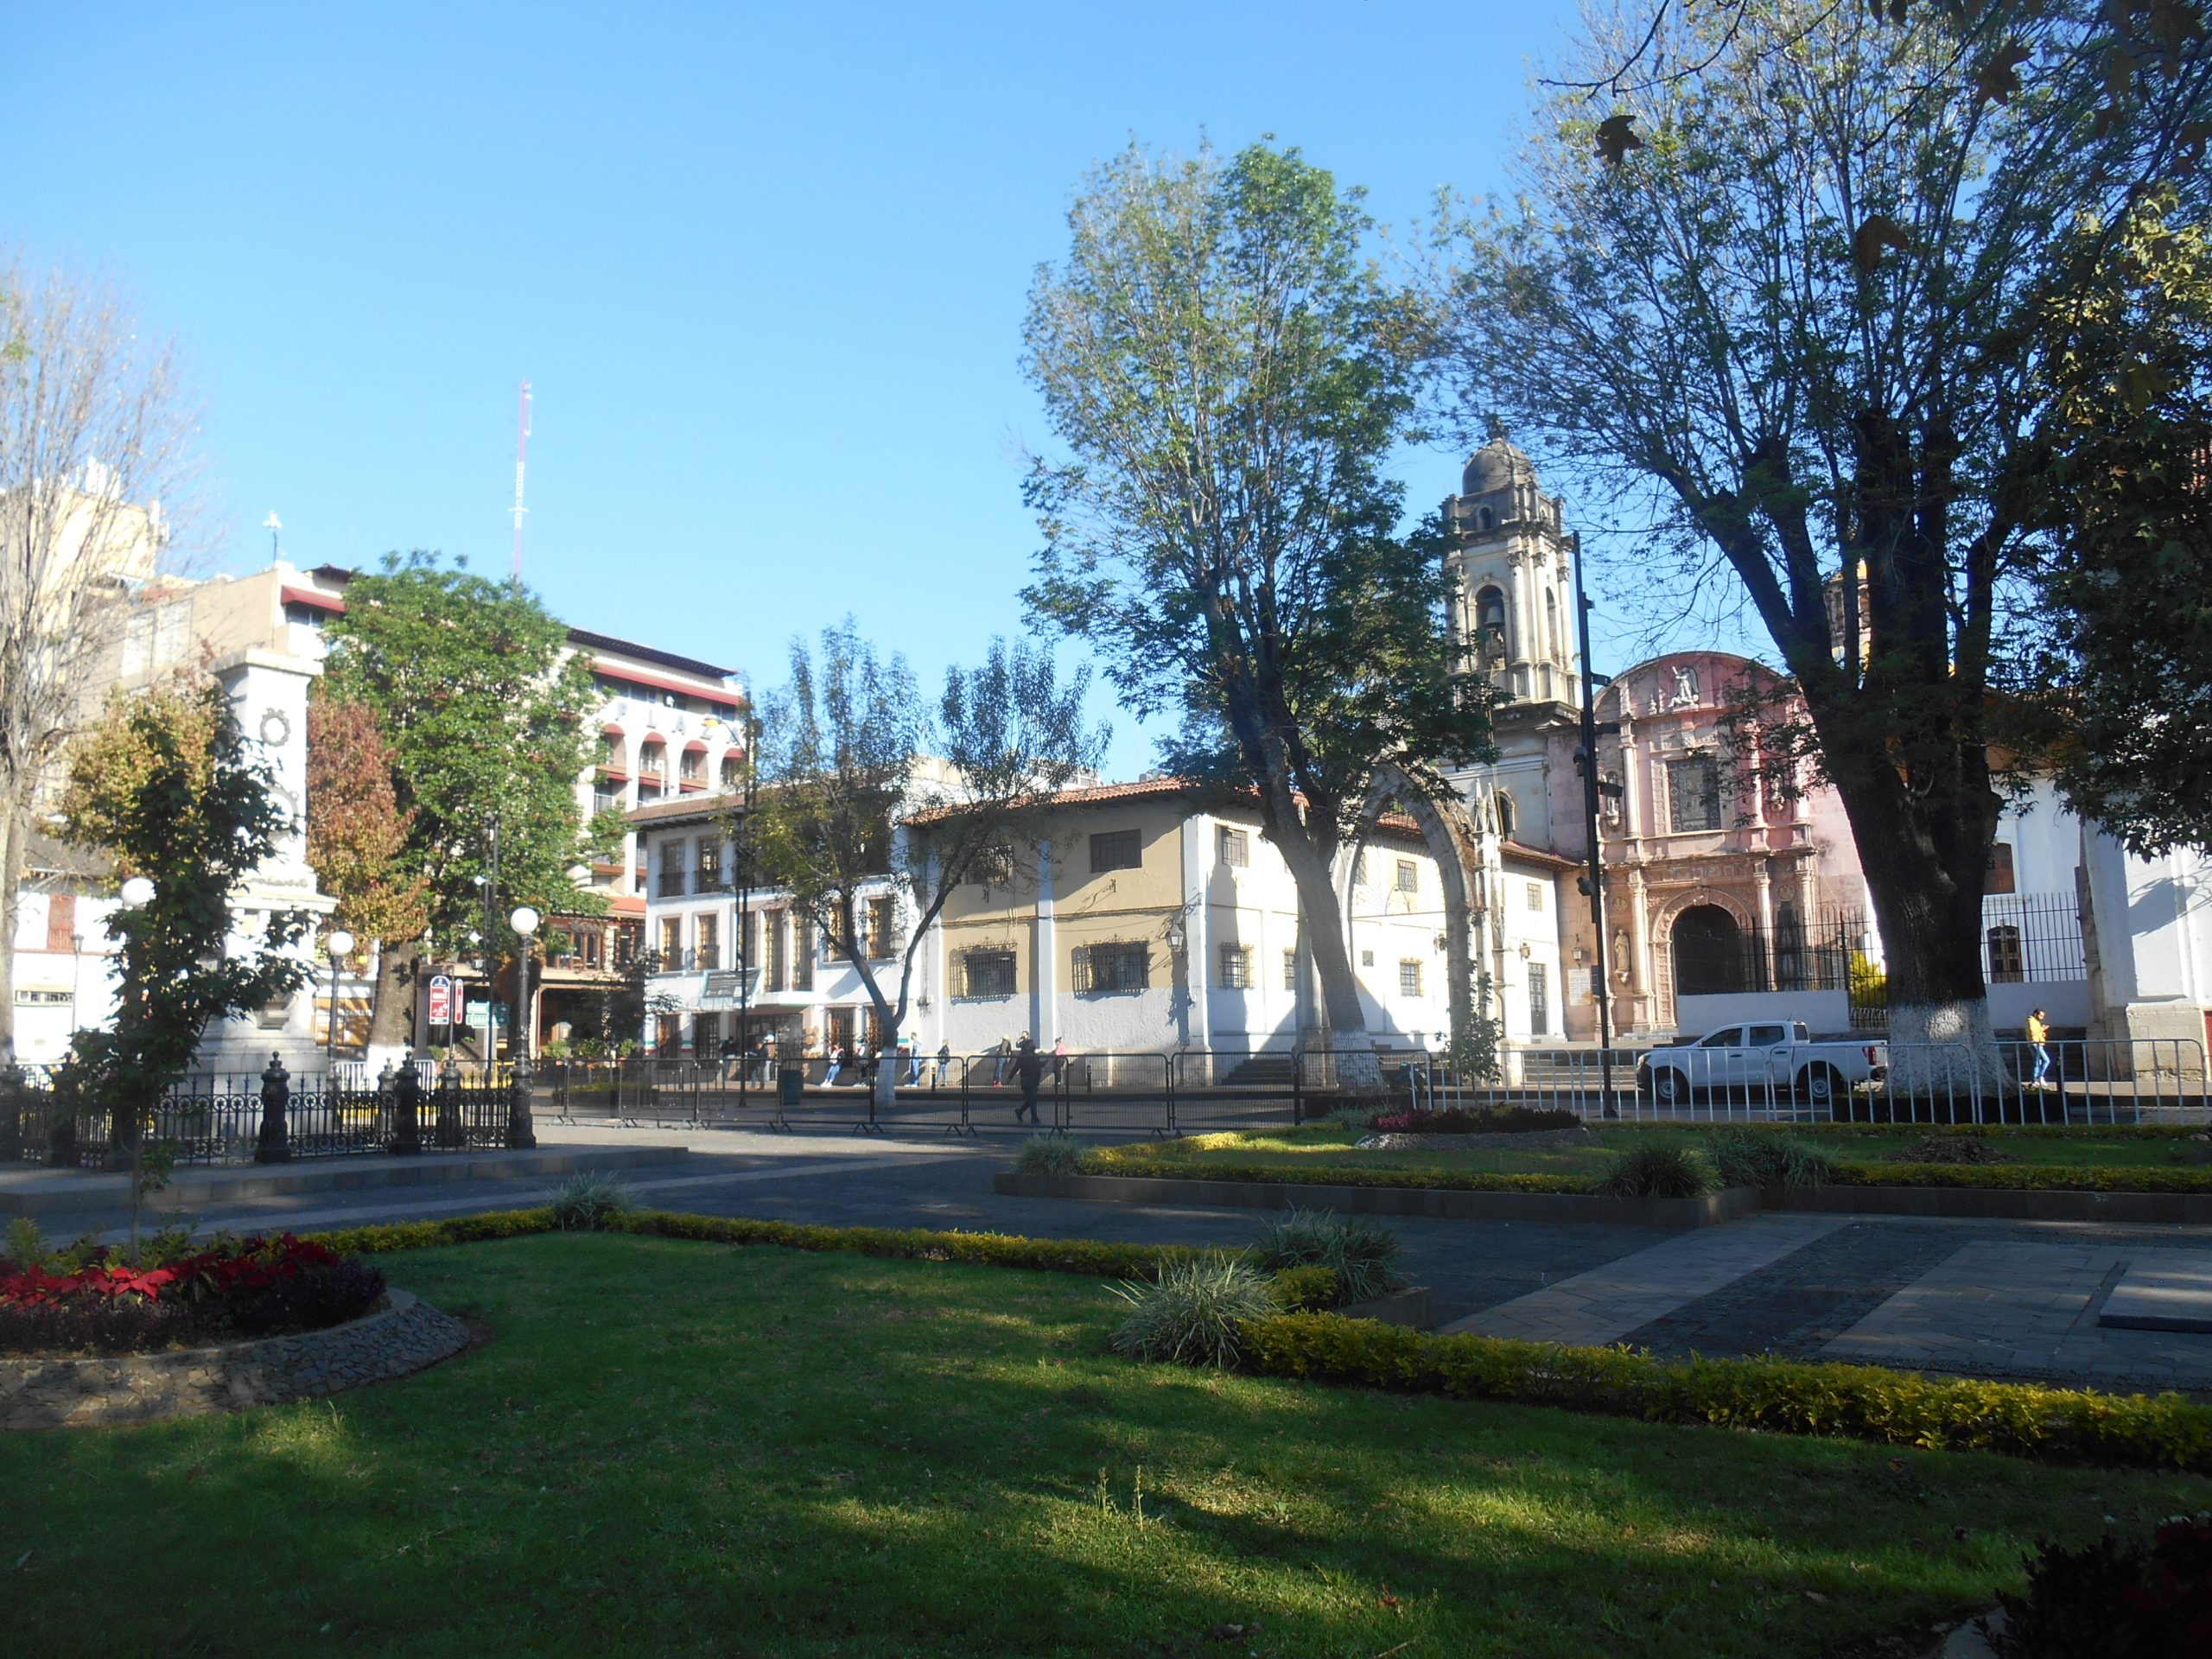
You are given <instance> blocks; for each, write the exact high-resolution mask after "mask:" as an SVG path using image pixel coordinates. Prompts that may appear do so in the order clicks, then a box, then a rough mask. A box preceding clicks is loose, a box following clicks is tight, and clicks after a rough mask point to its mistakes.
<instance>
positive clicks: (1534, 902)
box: [1529, 881, 1544, 910]
mask: <svg viewBox="0 0 2212 1659" xmlns="http://www.w3.org/2000/svg"><path fill="white" fill-rule="evenodd" d="M1543 907H1544V884H1543V883H1542V882H1541V881H1531V882H1530V883H1529V909H1531V910H1541V909H1542V908H1543Z"/></svg>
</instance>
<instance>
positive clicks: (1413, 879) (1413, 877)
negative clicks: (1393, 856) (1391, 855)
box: [1397, 858, 1421, 893]
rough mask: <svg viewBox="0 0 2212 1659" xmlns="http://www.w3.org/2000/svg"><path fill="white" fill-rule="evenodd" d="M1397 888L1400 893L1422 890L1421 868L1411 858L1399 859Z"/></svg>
mask: <svg viewBox="0 0 2212 1659" xmlns="http://www.w3.org/2000/svg"><path fill="white" fill-rule="evenodd" d="M1397 888H1398V891H1399V892H1400V893H1419V892H1420V891H1421V870H1420V868H1418V867H1417V866H1416V865H1415V864H1414V861H1413V860H1411V859H1410V858H1402V859H1400V860H1399V861H1398V880H1397Z"/></svg>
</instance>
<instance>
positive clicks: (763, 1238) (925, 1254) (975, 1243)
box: [315, 1209, 1203, 1279]
mask: <svg viewBox="0 0 2212 1659" xmlns="http://www.w3.org/2000/svg"><path fill="white" fill-rule="evenodd" d="M556 1230H557V1228H556V1224H555V1222H554V1219H553V1212H552V1211H551V1210H550V1209H540V1210H494V1211H487V1212H486V1213H484V1214H482V1215H474V1216H457V1217H453V1218H452V1219H450V1220H447V1221H402V1222H394V1223H391V1224H388V1225H382V1226H374V1227H352V1228H347V1229H346V1230H343V1231H340V1232H334V1233H318V1234H316V1235H315V1237H316V1238H317V1239H318V1240H319V1241H320V1242H321V1243H325V1244H327V1245H329V1246H330V1248H331V1249H334V1250H339V1251H341V1252H344V1253H346V1254H349V1255H378V1254H381V1253H383V1252H385V1251H389V1250H421V1249H433V1248H435V1246H438V1245H441V1244H468V1243H477V1242H480V1241H482V1240H486V1239H498V1238H518V1237H522V1236H525V1235H528V1234H531V1233H550V1232H554V1231H556ZM607 1230H608V1231H609V1232H623V1233H636V1234H639V1235H642V1236H645V1237H649V1238H690V1239H698V1240H701V1241H702V1242H705V1243H713V1244H772V1245H777V1246H779V1247H781V1248H783V1249H792V1250H841V1251H845V1252H848V1253H849V1254H851V1255H881V1256H892V1257H895V1258H899V1259H902V1260H906V1261H912V1262H975V1263H977V1264H979V1265H982V1266H987V1267H999V1268H1028V1269H1030V1270H1032V1271H1033V1272H1039V1273H1073V1274H1090V1275H1096V1277H1098V1278H1102V1279H1148V1278H1151V1277H1153V1276H1154V1275H1155V1274H1158V1272H1159V1271H1160V1264H1161V1263H1162V1262H1170V1261H1178V1260H1180V1259H1182V1258H1183V1257H1185V1256H1189V1255H1200V1254H1203V1252H1200V1251H1195V1250H1190V1249H1184V1248H1182V1247H1181V1246H1179V1245H1166V1244H1114V1243H1100V1242H1098V1241H1096V1240H1094V1239H1087V1238H1074V1239H1060V1238H1022V1237H1019V1236H1014V1235H1013V1234H1009V1233H962V1232H937V1231H932V1230H929V1229H927V1228H921V1227H814V1226H808V1225H805V1224H801V1223H798V1222H791V1221H749V1220H747V1219H745V1218H743V1217H734V1216H694V1215H686V1214H684V1213H683V1212H682V1211H674V1210H632V1211H627V1212H626V1213H624V1214H621V1215H618V1216H613V1217H609V1218H608V1220H607Z"/></svg>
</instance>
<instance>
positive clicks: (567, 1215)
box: [553, 1170, 638, 1233]
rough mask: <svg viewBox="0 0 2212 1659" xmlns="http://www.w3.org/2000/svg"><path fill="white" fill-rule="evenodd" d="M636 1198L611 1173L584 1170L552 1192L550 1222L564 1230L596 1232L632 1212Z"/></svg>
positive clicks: (635, 1204) (635, 1206)
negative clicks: (551, 1220)
mask: <svg viewBox="0 0 2212 1659" xmlns="http://www.w3.org/2000/svg"><path fill="white" fill-rule="evenodd" d="M637 1208H638V1203H637V1199H636V1198H635V1196H634V1195H632V1192H631V1191H630V1189H629V1188H628V1187H627V1186H625V1185H623V1184H622V1183H621V1182H620V1181H618V1180H616V1179H614V1178H613V1176H611V1175H606V1174H602V1173H600V1172H598V1171H596V1170H585V1171H583V1172H582V1173H580V1174H575V1175H571V1176H569V1179H567V1180H565V1181H563V1183H562V1184H561V1190H560V1191H559V1192H556V1193H555V1194H554V1195H553V1224H554V1225H555V1226H556V1227H557V1228H559V1229H560V1230H562V1231H563V1232H564V1233H599V1232H605V1231H606V1230H607V1229H608V1228H610V1227H612V1226H613V1225H614V1224H615V1223H616V1222H618V1221H620V1220H621V1218H622V1217H625V1216H628V1215H632V1214H634V1213H635V1212H636V1211H637Z"/></svg>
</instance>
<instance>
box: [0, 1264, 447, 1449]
mask: <svg viewBox="0 0 2212 1659" xmlns="http://www.w3.org/2000/svg"><path fill="white" fill-rule="evenodd" d="M467 1345H468V1327H467V1326H466V1325H463V1324H461V1321H460V1320H459V1319H454V1318H453V1317H452V1316H451V1315H449V1314H446V1313H440V1312H439V1311H438V1310H437V1309H436V1308H435V1307H433V1306H430V1304H429V1303H428V1302H426V1301H424V1300H422V1299H421V1298H420V1297H418V1296H416V1295H415V1294H413V1293H412V1292H410V1291H404V1290H395V1291H393V1292H391V1294H390V1295H389V1297H388V1298H387V1299H386V1305H385V1306H383V1307H381V1308H378V1310H377V1311H375V1312H374V1313H365V1314H363V1315H362V1316H361V1317H360V1318H359V1319H353V1320H350V1321H348V1322H347V1323H346V1324H344V1325H332V1326H330V1327H328V1328H327V1330H322V1331H303V1332H298V1333H297V1334H296V1335H292V1336H287V1337H264V1338H259V1339H258V1340H256V1341H252V1342H232V1343H223V1344H218V1345H216V1346H213V1347H208V1348H183V1349H178V1350H176V1351H173V1352H169V1353H161V1354H87V1355H79V1356H73V1357H50V1356H41V1355H36V1354H9V1355H0V1430H8V1429H18V1428H76V1427H105V1426H108V1425H112V1424H118V1423H145V1422H152V1421H156V1420H158V1419H161V1418H164V1417H195V1416H200V1415H203V1414H207V1413H209V1412H217V1411H243V1410H245V1409H246V1408H248V1407H251V1406H274V1405H282V1404H284V1403H285V1402H289V1401H294V1400H319V1399H321V1398H322V1397H323V1396H324V1395H332V1394H338V1393H340V1392H342V1391H343V1390H345V1389H357V1388H359V1387H361V1386H362V1385H363V1384H365V1383H380V1382H383V1381H384V1380H385V1379H386V1378H387V1377H394V1376H406V1375H407V1374H408V1373H409V1372H410V1371H419V1370H422V1369H423V1367H425V1366H427V1365H435V1363H437V1362H438V1361H440V1360H442V1359H446V1358H449V1357H452V1356H453V1355H454V1354H457V1353H459V1352H460V1351H461V1350H462V1349H464V1348H466V1347H467Z"/></svg>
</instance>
